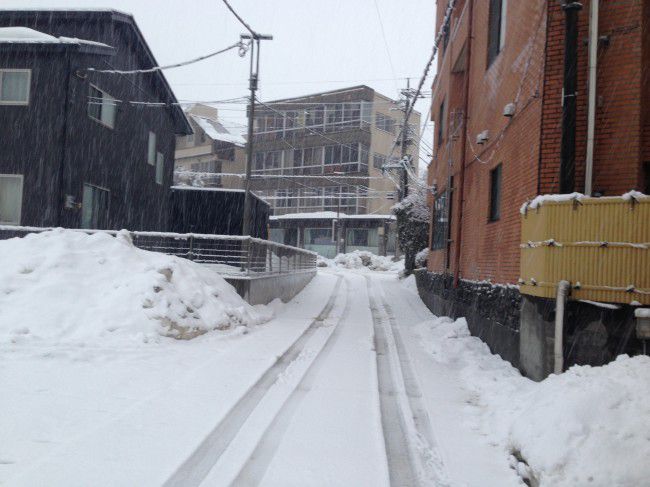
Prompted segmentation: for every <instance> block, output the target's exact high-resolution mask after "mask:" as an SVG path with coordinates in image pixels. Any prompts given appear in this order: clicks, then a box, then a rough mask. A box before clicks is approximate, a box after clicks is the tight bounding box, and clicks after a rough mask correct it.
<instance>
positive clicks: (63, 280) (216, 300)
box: [0, 229, 270, 345]
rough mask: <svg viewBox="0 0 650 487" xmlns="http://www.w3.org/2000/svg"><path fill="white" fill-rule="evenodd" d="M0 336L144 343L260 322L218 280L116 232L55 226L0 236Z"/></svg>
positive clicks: (258, 314)
mask: <svg viewBox="0 0 650 487" xmlns="http://www.w3.org/2000/svg"><path fill="white" fill-rule="evenodd" d="M0 310H1V312H0V340H3V341H13V342H17V343H24V342H30V341H31V342H34V343H44V344H52V343H85V344H88V343H94V344H97V345H100V344H105V343H107V342H124V341H126V342H143V341H144V342H147V341H152V340H153V341H157V340H160V339H161V337H175V338H191V337H193V336H196V335H199V334H202V333H205V332H207V331H210V330H217V329H218V330H224V329H229V328H233V327H237V326H248V325H255V324H260V323H263V322H264V321H266V320H268V319H269V318H270V317H269V316H266V312H265V311H262V310H260V308H254V307H252V306H250V305H249V304H248V303H246V302H245V301H244V300H243V299H242V298H241V297H240V296H239V295H238V294H237V293H236V291H235V289H234V288H233V287H232V286H231V285H230V284H228V283H227V282H226V281H225V280H224V279H223V278H222V277H221V276H219V275H218V274H216V273H215V272H214V271H211V270H209V269H207V268H205V267H203V266H201V265H199V264H196V263H194V262H191V261H188V260H185V259H180V258H177V257H171V256H167V255H163V254H159V253H154V252H147V251H144V250H140V249H137V248H135V247H134V246H133V244H132V242H131V240H130V238H129V236H128V233H126V232H124V233H119V234H118V235H117V237H112V236H110V235H107V234H102V233H97V234H94V235H87V234H85V233H82V232H75V231H71V230H62V229H57V230H53V231H49V232H45V233H41V234H30V235H27V236H25V237H24V238H13V239H10V240H4V241H0Z"/></svg>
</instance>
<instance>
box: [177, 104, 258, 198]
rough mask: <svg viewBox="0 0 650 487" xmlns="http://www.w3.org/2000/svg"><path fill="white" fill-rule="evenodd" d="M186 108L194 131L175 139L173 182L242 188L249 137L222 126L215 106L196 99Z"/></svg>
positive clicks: (200, 185) (199, 185)
mask: <svg viewBox="0 0 650 487" xmlns="http://www.w3.org/2000/svg"><path fill="white" fill-rule="evenodd" d="M184 111H185V113H186V115H187V116H188V118H189V121H190V124H191V126H192V130H193V131H194V133H193V134H190V135H185V136H179V137H177V139H176V156H175V157H176V165H175V169H174V183H175V184H177V185H179V184H186V185H190V186H198V187H214V188H231V189H242V188H243V179H242V177H240V176H242V175H244V174H245V173H246V149H245V145H246V139H244V138H243V137H242V136H240V135H237V134H233V133H230V132H229V131H228V129H226V128H225V127H224V126H223V124H222V123H221V122H220V121H219V110H218V109H217V108H215V107H212V106H210V105H204V104H200V103H197V104H194V105H189V106H187V107H185V108H184ZM233 174H234V175H235V176H232V175H233Z"/></svg>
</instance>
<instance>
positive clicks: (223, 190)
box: [171, 186, 270, 206]
mask: <svg viewBox="0 0 650 487" xmlns="http://www.w3.org/2000/svg"><path fill="white" fill-rule="evenodd" d="M171 189H180V190H183V191H214V192H221V193H243V192H244V190H243V189H240V188H214V187H203V186H172V187H171ZM251 195H252V196H253V197H254V198H257V199H258V200H259V201H260V202H261V203H264V204H265V205H268V206H270V203H269V202H268V201H266V200H265V199H264V198H262V197H260V196H259V195H256V194H255V193H254V192H251Z"/></svg>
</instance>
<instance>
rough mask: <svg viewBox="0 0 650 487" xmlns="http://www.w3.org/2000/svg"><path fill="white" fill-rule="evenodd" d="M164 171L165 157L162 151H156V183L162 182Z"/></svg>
mask: <svg viewBox="0 0 650 487" xmlns="http://www.w3.org/2000/svg"><path fill="white" fill-rule="evenodd" d="M164 171H165V157H164V156H163V155H162V152H158V154H157V156H156V183H157V184H162V183H163V175H164Z"/></svg>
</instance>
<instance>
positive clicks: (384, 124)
mask: <svg viewBox="0 0 650 487" xmlns="http://www.w3.org/2000/svg"><path fill="white" fill-rule="evenodd" d="M375 126H376V127H377V128H378V129H379V130H383V131H384V132H388V133H391V134H395V120H393V119H392V118H391V117H388V116H386V115H384V114H383V113H376V114H375Z"/></svg>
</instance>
